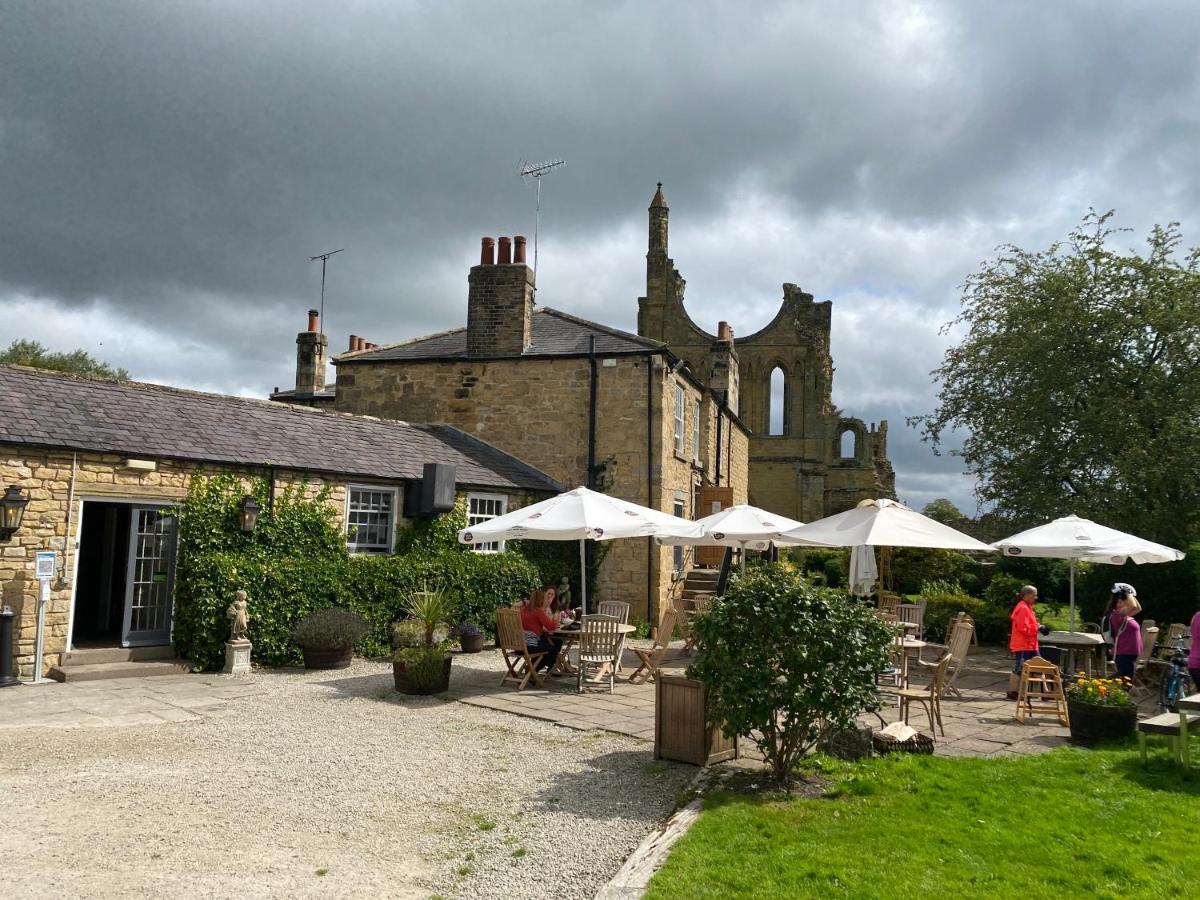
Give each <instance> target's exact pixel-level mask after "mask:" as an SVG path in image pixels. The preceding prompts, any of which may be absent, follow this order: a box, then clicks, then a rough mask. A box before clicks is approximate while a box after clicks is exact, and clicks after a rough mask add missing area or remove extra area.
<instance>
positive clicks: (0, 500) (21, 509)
mask: <svg viewBox="0 0 1200 900" xmlns="http://www.w3.org/2000/svg"><path fill="white" fill-rule="evenodd" d="M28 505H29V498H28V497H26V496H25V495H24V494H22V493H21V489H20V488H19V487H17V486H16V485H15V484H13V485H9V488H8V490H7V491H5V492H4V496H3V497H0V541H7V540H8V539H9V538H11V537H12V536H13V534H15V533H16V530H17V529H18V528H20V527H21V520H22V519H23V518H25V507H26V506H28Z"/></svg>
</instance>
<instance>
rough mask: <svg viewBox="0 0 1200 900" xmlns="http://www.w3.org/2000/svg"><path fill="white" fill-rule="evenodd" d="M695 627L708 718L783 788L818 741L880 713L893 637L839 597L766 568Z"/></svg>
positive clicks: (695, 673) (697, 669)
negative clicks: (743, 738)
mask: <svg viewBox="0 0 1200 900" xmlns="http://www.w3.org/2000/svg"><path fill="white" fill-rule="evenodd" d="M694 628H695V634H696V640H697V646H698V648H699V656H698V658H697V660H696V662H695V663H694V664H693V665H692V666H691V668H690V669H689V670H688V674H689V676H690V677H693V678H698V679H700V680H701V681H703V682H704V683H705V684H706V686H707V688H708V697H709V704H710V711H711V713H712V716H713V718H714V720H716V721H720V722H723V723H724V726H723V727H724V730H725V733H726V734H728V735H735V734H737V735H750V736H752V737H753V740H754V741H755V743H756V744H757V745H758V747H759V750H760V751H761V752H762V754H763V758H764V760H765V761H766V762H767V764H768V765H769V766H770V767H771V771H772V774H773V776H774V777H775V779H776V780H777V781H779V782H781V783H783V784H784V786H785V787H787V786H788V783H789V778H790V774H791V771H792V767H793V766H794V765H795V763H796V762H797V761H799V759H800V758H801V757H802V756H803V754H805V753H806V752H808V750H810V749H811V748H812V747H813V746H814V745H815V744H816V743H817V741H818V740H820V739H822V738H823V737H825V736H827V735H829V734H831V733H833V732H835V731H840V730H843V729H846V728H850V727H852V726H853V725H854V724H855V719H856V717H857V716H858V714H859V713H861V712H863V711H864V710H868V709H874V708H876V707H877V706H878V699H877V698H878V695H877V691H876V688H875V676H876V675H877V674H878V673H879V672H881V671H883V669H884V668H886V666H887V659H888V650H889V649H890V647H891V642H892V631H891V630H890V629H889V628H888V626H887V625H886V624H884V623H883V622H882V621H881V620H880V619H879V618H878V617H877V616H876V615H875V614H874V613H873V612H872V611H871V610H869V609H868V608H866V607H864V606H862V605H861V604H858V603H855V602H853V601H850V600H848V599H847V598H845V597H844V596H843V595H841V594H839V593H838V592H836V591H833V590H829V589H821V588H815V587H813V586H812V585H811V584H810V583H809V582H808V581H807V580H805V579H804V578H802V577H798V576H789V575H788V574H787V573H786V572H785V571H783V570H782V569H780V568H779V567H774V566H766V567H763V568H761V569H757V570H754V571H752V572H748V573H747V574H746V576H745V577H744V578H738V579H735V580H734V581H733V582H732V583H731V585H730V588H729V590H728V591H727V592H726V594H725V596H724V597H723V598H721V599H718V600H715V601H713V603H712V604H711V605H710V606H709V607H708V609H707V610H706V611H705V613H704V615H702V616H700V617H699V618H698V619H697V620H696V622H695V626H694Z"/></svg>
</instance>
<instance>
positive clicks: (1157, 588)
mask: <svg viewBox="0 0 1200 900" xmlns="http://www.w3.org/2000/svg"><path fill="white" fill-rule="evenodd" d="M1118 527H1120V526H1118ZM1180 549H1181V550H1184V551H1185V552H1186V553H1187V556H1186V557H1184V558H1183V559H1182V560H1180V561H1179V562H1172V563H1160V564H1158V565H1143V566H1139V565H1135V564H1133V563H1129V564H1127V565H1123V566H1106V565H1093V566H1091V567H1090V568H1088V570H1087V571H1083V572H1080V573H1077V577H1076V581H1075V598H1076V602H1077V604H1078V606H1079V608H1080V610H1081V612H1082V614H1083V618H1084V619H1085V620H1087V621H1089V622H1099V621H1100V614H1101V613H1102V612H1103V610H1104V608H1105V605H1106V604H1107V603H1108V600H1109V596H1110V594H1109V590H1110V588H1112V586H1113V583H1114V582H1117V581H1124V582H1126V583H1127V584H1132V585H1133V586H1134V587H1135V588H1137V594H1138V600H1139V601H1140V602H1141V604H1142V609H1143V610H1144V612H1143V614H1142V615H1143V616H1144V617H1146V618H1149V619H1156V620H1157V621H1159V622H1190V621H1191V620H1192V616H1193V615H1195V613H1196V610H1197V608H1200V542H1197V543H1193V544H1191V545H1190V546H1186V547H1180ZM1039 587H1040V585H1039ZM1063 596H1064V600H1065V598H1066V595H1065V594H1064V595H1063Z"/></svg>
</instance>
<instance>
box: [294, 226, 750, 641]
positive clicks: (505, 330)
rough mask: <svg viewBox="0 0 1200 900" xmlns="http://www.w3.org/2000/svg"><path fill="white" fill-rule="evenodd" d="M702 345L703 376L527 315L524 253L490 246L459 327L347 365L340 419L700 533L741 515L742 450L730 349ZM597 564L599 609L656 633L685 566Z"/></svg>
mask: <svg viewBox="0 0 1200 900" xmlns="http://www.w3.org/2000/svg"><path fill="white" fill-rule="evenodd" d="M310 328H311V329H313V330H311V331H310V332H308V333H307V334H304V333H302V334H301V336H300V337H299V338H298V339H297V341H298V345H299V346H300V347H301V348H302V351H303V348H305V347H307V346H309V345H311V344H313V342H314V341H315V340H317V339H318V337H319V335H318V334H317V333H316V331H315V325H314V323H312V322H311V321H310ZM711 343H712V346H711V347H710V348H709V365H708V366H707V368H706V371H705V374H704V376H703V377H701V376H700V375H699V374H698V373H697V372H694V371H692V370H691V369H690V368H689V367H688V366H687V365H686V364H685V362H684V360H683V359H681V358H680V357H679V356H678V355H676V354H675V353H674V352H672V350H671V349H670V348H668V347H667V346H665V345H664V344H663V343H661V342H660V341H657V340H653V339H650V338H646V337H639V336H638V335H633V334H628V333H626V332H623V331H619V330H617V329H614V328H609V327H607V326H604V325H599V324H597V323H595V322H589V321H586V320H584V319H580V318H578V317H576V316H572V315H569V314H567V313H564V312H560V311H558V310H555V309H551V308H549V307H544V306H536V305H535V303H534V276H533V270H532V269H531V268H530V267H529V266H528V265H526V262H525V240H524V238H522V237H516V238H514V239H512V240H511V241H510V239H508V238H500V239H499V244H498V246H497V243H496V242H495V241H494V240H493V239H491V238H484V239H483V244H482V251H481V257H480V263H479V265H477V266H474V267H473V268H472V269H471V271H470V274H469V277H468V291H467V325H466V327H465V328H458V329H455V330H453V331H447V332H444V333H441V334H435V335H430V336H428V337H422V338H417V339H415V340H410V341H405V342H403V343H399V344H391V345H384V346H378V347H375V346H370V345H368V346H363V347H361V349H353V350H351V351H350V352H347V353H343V354H341V355H340V356H338V357H337V358H336V359H335V360H334V364H335V365H336V367H337V383H336V389H335V400H334V401H333V408H334V409H336V410H338V411H341V412H348V413H357V414H365V415H371V416H379V417H384V418H393V419H403V420H406V421H410V422H444V423H447V424H449V425H452V426H454V427H456V428H460V429H462V430H463V431H465V432H469V433H471V434H474V435H477V436H478V437H481V438H483V439H484V440H486V441H488V442H490V443H491V444H494V445H495V446H496V447H498V448H500V449H502V450H504V451H506V452H508V453H511V454H513V455H514V456H516V457H518V458H520V459H523V460H526V461H527V462H529V463H530V464H531V465H534V466H537V467H538V468H539V469H540V470H542V471H544V472H546V473H547V474H548V475H550V476H551V477H552V478H554V479H556V480H558V481H560V482H562V483H564V484H566V485H568V486H571V487H574V486H578V485H588V486H591V487H593V488H595V489H598V490H602V491H605V492H607V493H611V494H613V495H614V496H618V497H621V498H622V499H625V500H630V501H632V502H635V503H640V504H642V505H644V506H650V507H653V508H654V509H659V510H663V511H666V512H671V513H675V514H676V515H680V516H683V517H686V518H693V517H695V516H696V515H697V514H700V515H705V514H707V513H708V512H709V511H710V510H711V509H712V508H713V504H714V503H717V504H721V505H726V506H727V505H729V504H731V503H744V502H746V490H747V477H748V473H747V449H748V446H749V443H748V442H749V439H750V435H749V431H748V430H747V428H746V427H745V426H744V425H743V424H742V422H741V420H740V419H739V418H738V416H737V414H736V412H735V411H734V410H733V409H732V408H731V407H730V405H729V403H728V402H727V396H728V394H729V391H730V390H731V389H733V390H734V391H735V392H736V384H732V383H731V382H730V377H731V376H732V377H734V378H736V366H735V365H734V364H733V355H734V351H733V345H732V343H731V342H730V341H721V340H719V339H716V338H714V339H713V341H712V342H711ZM721 360H728V362H727V364H726V365H724V366H722V365H721ZM300 369H302V370H304V371H305V372H307V371H308V369H307V368H305V366H304V360H300ZM322 388H323V385H319V384H318V383H317V380H315V379H312V380H303V379H301V380H299V381H298V383H297V388H296V391H294V392H293V391H286V392H277V393H276V394H274V395H273V398H274V399H276V400H283V401H290V400H292V399H294V395H295V394H299V395H302V396H303V397H305V398H309V399H311V398H312V396H313V395H316V394H319V393H320V392H321V389H322ZM604 553H605V557H604V559H603V562H602V564H601V568H600V572H599V576H598V582H597V591H598V593H599V595H600V596H601V597H602V598H610V599H619V600H625V601H628V602H629V603H630V604H631V606H632V612H633V614H634V615H639V616H647V617H649V618H653V617H655V616H657V615H658V614H659V612H660V611H661V610H662V609H663V608H665V603H666V601H667V599H668V597H669V595H670V592H671V591H672V589H673V588H674V587H676V585H677V581H678V576H679V574H680V573H681V572H682V570H683V569H685V568H686V563H687V560H688V558H689V557H688V555H687V554H685V553H682V552H680V551H678V550H675V549H674V548H663V547H658V546H656V545H655V544H654V543H653V542H652V541H651V540H649V539H646V540H644V541H642V540H637V541H635V540H621V541H614V542H612V543H611V544H609V545H607V546H606V547H605V550H604Z"/></svg>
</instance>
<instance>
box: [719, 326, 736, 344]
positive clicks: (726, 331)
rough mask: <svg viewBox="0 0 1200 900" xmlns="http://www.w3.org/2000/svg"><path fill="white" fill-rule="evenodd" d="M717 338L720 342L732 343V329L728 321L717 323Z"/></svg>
mask: <svg viewBox="0 0 1200 900" xmlns="http://www.w3.org/2000/svg"><path fill="white" fill-rule="evenodd" d="M717 340H718V341H721V342H722V343H726V344H732V343H733V329H732V328H730V327H729V323H728V322H719V323H718V324H717Z"/></svg>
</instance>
